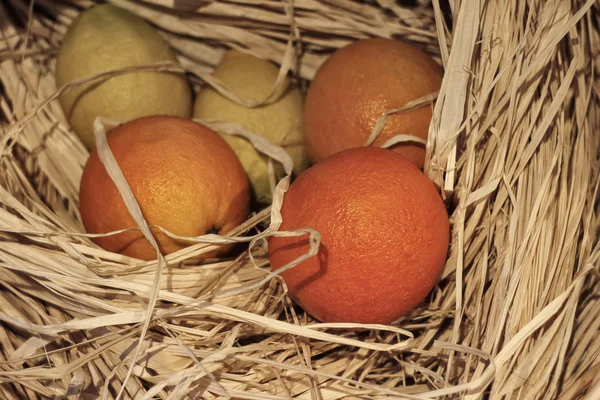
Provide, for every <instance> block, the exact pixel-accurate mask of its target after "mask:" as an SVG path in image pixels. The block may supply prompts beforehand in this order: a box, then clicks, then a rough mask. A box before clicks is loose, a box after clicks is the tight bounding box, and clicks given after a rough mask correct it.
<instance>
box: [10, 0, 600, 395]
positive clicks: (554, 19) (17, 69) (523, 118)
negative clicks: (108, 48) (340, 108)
mask: <svg viewBox="0 0 600 400" xmlns="http://www.w3.org/2000/svg"><path fill="white" fill-rule="evenodd" d="M111 3H114V4H115V5H117V6H120V7H122V8H125V9H128V10H130V11H131V12H133V13H135V14H137V15H139V16H141V17H143V18H145V19H147V20H148V21H149V22H150V23H151V24H153V25H154V26H155V27H156V28H157V29H158V30H159V31H160V32H161V34H162V35H163V36H164V37H165V38H166V39H167V40H168V41H169V43H170V44H171V45H172V47H173V48H174V49H175V50H176V51H177V54H178V57H179V61H180V64H181V65H182V66H183V68H184V69H185V71H184V72H186V74H187V76H188V78H189V80H190V82H191V83H192V84H193V85H194V89H195V90H198V88H199V86H200V85H201V84H211V85H218V84H219V82H215V81H214V79H211V77H210V73H211V72H212V70H213V68H214V66H215V65H216V64H217V63H218V62H219V60H220V57H221V56H222V55H223V53H224V52H225V51H226V50H227V49H230V48H234V49H238V50H241V51H244V52H247V53H250V54H254V55H256V56H259V57H261V58H265V59H269V60H271V61H273V62H275V63H276V64H278V65H282V73H285V72H288V73H289V74H290V76H295V77H297V78H298V79H299V80H300V82H301V84H302V87H304V88H306V87H307V85H308V84H309V82H310V79H311V78H312V77H313V76H314V74H315V72H316V70H317V69H318V67H319V66H320V65H321V63H322V62H323V61H324V60H325V59H326V58H327V57H328V56H329V54H331V53H332V52H333V51H334V50H335V49H337V48H340V47H342V46H344V45H346V44H348V43H351V42H353V41H356V40H358V39H361V38H367V37H375V36H381V37H394V38H401V39H404V40H407V41H410V42H412V43H414V44H415V45H416V46H417V47H419V48H421V49H422V50H424V51H426V52H427V53H429V54H431V55H432V56H433V57H434V58H435V59H436V60H437V61H438V62H439V63H440V64H441V65H443V67H444V71H445V75H444V81H443V84H442V88H441V90H440V92H439V93H438V94H437V99H436V102H435V109H434V118H433V120H432V123H431V126H430V136H429V142H428V144H427V163H426V167H425V172H426V174H427V175H428V176H429V177H430V178H431V179H432V180H433V181H434V182H435V183H436V184H437V185H438V187H439V188H440V192H441V193H442V194H443V196H444V198H445V199H446V201H447V203H448V204H449V206H450V208H451V211H452V215H451V223H452V243H451V251H450V254H449V258H448V261H447V264H446V269H445V271H444V274H443V277H442V280H441V281H440V283H439V285H438V286H437V287H436V288H435V289H434V290H433V291H432V293H431V295H430V296H429V297H428V299H427V301H426V302H425V303H424V304H422V305H421V306H419V307H418V308H417V309H416V310H415V311H414V312H413V313H412V314H411V315H410V316H408V317H407V318H404V319H403V320H401V321H399V322H398V323H396V324H394V325H393V326H354V325H348V324H346V325H332V324H329V325H328V324H319V323H317V322H316V321H314V320H313V319H311V318H310V317H309V316H308V315H306V314H304V313H303V311H302V310H301V309H299V308H297V307H294V305H293V304H292V303H291V301H290V300H289V298H288V297H287V296H286V294H285V291H284V287H283V285H282V283H281V280H279V279H278V278H277V277H275V276H273V275H270V274H269V272H270V270H269V266H268V259H267V257H266V242H265V240H264V237H261V236H260V234H258V236H257V233H258V232H261V231H263V229H264V228H265V227H266V226H268V225H269V223H270V221H271V218H272V216H277V206H276V205H273V208H271V209H266V210H264V211H262V212H260V213H257V214H255V215H253V216H251V218H249V219H248V221H247V222H246V223H244V224H243V225H242V226H240V227H238V229H236V230H235V231H234V232H232V233H231V236H233V237H245V238H248V237H253V238H254V240H253V241H252V245H251V246H249V248H248V250H246V251H245V252H244V253H243V254H242V255H240V256H239V257H237V258H235V259H234V260H230V259H222V260H215V261H213V262H210V263H205V264H198V263H194V262H193V261H191V260H190V259H191V258H192V257H193V256H195V255H197V254H199V253H202V252H205V251H208V250H210V249H211V248H212V246H215V245H218V243H216V244H215V243H211V242H210V241H208V240H204V239H202V238H199V239H198V243H197V244H195V245H194V246H192V247H191V248H189V249H187V250H185V251H182V252H179V253H175V254H172V255H170V256H168V257H166V264H165V265H163V263H162V262H160V261H152V262H140V261H138V260H132V259H129V258H127V257H124V256H121V255H118V254H113V253H108V252H106V251H103V250H102V249H100V248H98V247H97V246H95V245H94V244H93V243H92V242H91V240H90V238H89V237H88V236H86V235H85V231H84V229H83V227H82V224H81V221H80V217H79V214H78V207H77V206H78V195H77V193H78V187H79V179H80V177H81V173H82V169H83V166H84V163H85V161H86V159H87V157H88V152H87V150H86V149H85V147H84V146H83V145H82V143H81V142H80V141H79V139H78V138H77V136H76V135H75V134H74V133H73V132H72V131H71V130H70V127H69V124H68V123H67V122H66V119H65V117H64V115H63V113H62V110H61V108H60V105H59V104H58V102H57V100H56V99H57V97H58V95H59V94H60V93H61V92H62V91H64V90H68V89H69V87H63V88H57V87H56V84H55V80H54V67H55V60H54V58H55V56H56V54H57V51H58V49H59V47H60V43H61V39H62V37H63V36H64V34H65V33H66V30H67V28H68V27H69V25H70V23H71V22H72V21H73V19H74V18H75V17H76V16H77V15H78V14H79V13H80V12H81V11H83V10H84V9H86V8H89V7H91V6H93V5H94V4H95V2H94V1H91V0H59V1H54V0H36V1H35V2H33V1H26V0H6V1H3V2H2V4H0V30H1V32H2V38H1V40H0V85H1V86H0V89H1V90H0V127H1V129H0V171H1V173H0V345H1V347H0V398H1V399H38V398H56V399H59V398H60V399H62V398H69V399H79V398H82V399H94V398H107V399H108V398H132V399H133V398H135V399H138V398H139V399H153V398H161V399H175V398H190V399H191V398H194V399H216V398H223V399H225V398H230V399H233V398H235V399H261V400H262V399H270V400H276V399H289V398H298V399H323V400H332V399H341V398H352V399H383V398H386V399H387V398H389V399H432V398H436V399H441V398H443V399H450V398H465V399H480V398H481V399H487V398H489V399H554V398H559V399H561V400H562V399H576V398H585V399H586V400H597V399H600V335H598V332H599V331H600V291H599V285H598V276H599V273H598V268H599V256H600V248H599V246H598V231H599V228H600V218H599V216H598V213H597V195H598V189H599V185H598V184H599V182H600V181H599V178H598V177H599V176H600V175H599V172H600V161H599V158H598V152H599V150H600V140H599V138H600V136H599V133H600V83H599V82H600V80H599V79H598V74H599V73H600V69H599V65H600V28H599V27H600V3H598V2H597V1H596V0H589V1H588V0H531V1H528V2H525V1H520V0H512V1H510V0H506V1H496V0H473V1H463V2H460V1H450V2H449V4H448V3H446V2H445V1H444V2H440V1H439V0H433V1H432V2H429V1H425V0H423V1H401V0H399V1H392V0H389V1H388V0H377V1H367V2H358V1H353V0H332V1H326V2H318V1H313V0H294V1H282V2H279V1H275V0H270V1H264V2H257V1H249V0H231V1H227V2H199V1H198V2H196V1H193V0H189V1H177V0H145V1H143V0H138V1H127V0H114V1H111ZM288 66H291V67H289V68H290V71H287V68H288ZM148 68H154V69H160V68H171V67H169V66H148ZM174 70H175V71H179V70H177V69H174ZM179 72H182V71H179ZM115 73H122V71H121V72H119V71H116V72H115ZM94 79H100V78H98V77H95V78H94ZM104 79H106V77H104ZM225 90H227V89H226V88H225ZM280 194H283V191H281V192H280ZM253 235H254V236H253ZM224 240H227V241H231V240H234V239H231V238H226V239H224ZM349 328H359V329H349Z"/></svg>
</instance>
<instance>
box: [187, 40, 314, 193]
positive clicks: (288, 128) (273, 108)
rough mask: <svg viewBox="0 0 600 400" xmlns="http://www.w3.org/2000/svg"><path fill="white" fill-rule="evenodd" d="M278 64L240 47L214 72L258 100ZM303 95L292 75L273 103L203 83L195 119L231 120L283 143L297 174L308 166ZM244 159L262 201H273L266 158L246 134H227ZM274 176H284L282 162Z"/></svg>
mask: <svg viewBox="0 0 600 400" xmlns="http://www.w3.org/2000/svg"><path fill="white" fill-rule="evenodd" d="M278 74H279V68H278V67H276V66H275V65H274V64H272V63H270V62H269V61H266V60H262V59H259V58H256V57H253V56H250V55H246V54H243V53H241V52H238V51H228V52H227V53H226V54H225V56H224V57H223V59H222V60H221V62H220V63H219V65H217V67H216V69H215V72H214V74H213V75H214V76H215V77H216V78H218V79H219V80H221V81H222V82H223V83H225V84H226V85H227V87H229V88H230V89H231V90H233V91H234V92H235V93H236V94H238V95H239V96H241V97H243V98H246V99H250V100H254V101H260V100H263V99H264V98H265V97H266V96H268V95H269V93H271V91H272V90H273V85H274V84H275V81H276V79H277V75H278ZM303 102H304V101H303V98H302V94H301V92H300V90H299V89H298V87H296V86H295V85H294V84H293V83H292V82H291V81H290V80H289V79H286V81H285V84H284V85H283V86H282V88H281V90H280V91H279V92H278V94H277V97H276V98H275V100H274V101H270V102H268V104H265V105H263V106H261V107H257V108H248V107H245V106H242V105H239V104H237V103H235V102H233V101H231V100H229V99H227V98H226V97H225V96H223V95H221V94H220V93H218V92H217V91H216V90H214V89H213V88H212V87H208V86H207V87H205V88H203V89H202V90H200V92H199V93H198V96H197V97H196V102H195V104H194V118H199V119H205V120H221V121H228V122H233V123H236V124H238V125H241V126H243V127H245V128H246V129H249V130H250V131H252V132H254V133H256V134H258V135H261V136H263V137H265V138H266V139H268V140H269V141H270V142H272V143H275V144H277V145H280V146H281V147H283V149H284V150H286V151H287V152H288V154H289V155H290V157H291V158H292V160H293V161H294V172H295V174H299V173H300V172H302V171H303V170H305V169H306V168H308V166H309V162H308V158H307V156H306V151H305V146H304V124H303ZM223 137H224V138H225V140H227V142H228V143H229V145H230V146H231V147H232V148H233V150H234V151H235V152H236V154H237V156H238V158H239V159H240V160H241V162H242V165H243V166H244V169H245V170H246V173H247V174H248V177H249V178H250V183H251V185H252V188H253V190H254V195H255V198H256V200H257V201H258V203H261V204H265V203H269V202H270V201H271V186H270V183H269V173H268V157H266V156H264V155H263V154H261V153H260V152H258V151H257V150H255V149H254V147H253V146H252V145H251V144H250V143H249V142H248V141H246V139H244V138H240V137H234V136H229V135H223ZM274 166H275V167H276V168H275V171H276V178H280V177H281V176H283V169H282V168H281V165H280V164H279V163H278V162H277V161H274Z"/></svg>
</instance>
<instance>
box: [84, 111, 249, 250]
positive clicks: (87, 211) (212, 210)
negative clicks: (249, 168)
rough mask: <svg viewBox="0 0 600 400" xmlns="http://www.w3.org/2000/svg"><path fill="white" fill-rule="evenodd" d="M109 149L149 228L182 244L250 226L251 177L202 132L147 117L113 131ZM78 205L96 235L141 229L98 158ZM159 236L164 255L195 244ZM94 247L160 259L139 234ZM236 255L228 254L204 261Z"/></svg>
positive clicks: (88, 169) (174, 120) (88, 168)
mask: <svg viewBox="0 0 600 400" xmlns="http://www.w3.org/2000/svg"><path fill="white" fill-rule="evenodd" d="M108 143H109V146H110V148H111V151H112V152H113V154H114V156H115V159H116V160H117V162H118V163H119V166H120V168H121V170H122V171H123V174H124V175H125V178H126V179H127V181H128V183H129V185H130V186H131V189H132V191H133V193H134V195H135V197H136V199H137V202H138V204H139V205H140V208H141V210H142V213H143V214H144V217H145V218H146V221H147V222H148V224H150V225H156V226H161V227H163V228H165V229H167V230H168V231H170V232H173V233H175V234H177V235H181V236H200V235H204V234H205V233H207V232H210V231H211V229H213V228H216V229H217V230H218V231H219V233H221V234H223V233H226V232H228V231H230V230H231V229H232V228H234V227H236V226H237V225H239V224H240V223H242V222H243V221H244V220H245V219H246V218H247V216H248V214H249V211H250V188H249V183H248V179H247V176H246V173H245V172H244V169H243V168H242V165H241V163H240V162H239V160H238V158H237V157H236V155H235V153H234V152H233V150H232V149H231V148H230V147H229V145H228V144H227V143H226V142H225V141H224V140H223V139H222V138H221V137H220V136H219V135H218V134H217V133H215V132H213V131H212V130H210V129H208V128H206V127H204V126H203V125H200V124H198V123H196V122H193V121H191V120H188V119H184V118H180V117H168V116H152V117H144V118H139V119H136V120H133V121H130V122H128V123H126V124H124V125H121V126H119V127H117V128H115V129H113V130H112V131H111V132H109V134H108ZM79 201H80V207H79V208H80V212H81V218H82V220H83V224H84V226H85V228H86V230H87V232H89V233H106V232H110V231H114V230H119V229H125V228H132V227H136V226H137V225H136V223H135V222H134V220H133V218H132V217H131V215H130V214H129V212H128V211H127V208H126V206H125V203H124V202H123V200H122V198H121V195H120V194H119V192H118V190H117V187H116V186H115V185H114V183H113V182H112V180H111V179H110V177H109V176H108V174H107V173H106V171H105V169H104V166H103V165H102V163H101V162H100V159H99V157H98V154H97V152H96V151H95V150H94V151H93V152H92V154H91V155H90V157H89V159H88V161H87V164H86V165H85V168H84V171H83V176H82V179H81V187H80V200H79ZM153 233H154V234H155V237H156V238H157V241H158V243H159V248H160V249H161V252H162V253H163V254H169V253H172V252H174V251H176V250H179V249H182V248H184V247H187V246H189V245H190V244H192V243H190V242H184V241H178V240H174V239H171V238H169V237H168V236H166V235H164V234H163V233H160V232H159V231H158V230H156V229H153ZM93 240H94V241H95V242H96V243H97V244H98V245H99V246H100V247H102V248H104V249H105V250H108V251H111V252H117V253H121V254H125V255H128V256H131V257H135V258H138V259H141V260H153V259H156V251H155V250H154V248H153V247H152V246H151V245H150V243H149V242H148V241H147V240H146V239H145V238H144V237H143V235H142V233H141V232H140V231H131V232H127V233H124V234H118V235H114V236H108V237H102V238H97V239H93ZM230 249H231V246H223V247H220V248H219V249H217V250H215V251H213V252H210V253H207V254H206V255H205V256H204V257H203V258H208V257H213V256H220V255H224V254H226V253H227V252H228V251H229V250H230Z"/></svg>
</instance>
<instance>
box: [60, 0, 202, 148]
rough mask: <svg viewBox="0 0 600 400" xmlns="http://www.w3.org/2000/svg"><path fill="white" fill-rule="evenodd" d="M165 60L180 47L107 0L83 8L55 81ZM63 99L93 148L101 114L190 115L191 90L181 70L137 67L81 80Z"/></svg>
mask: <svg viewBox="0 0 600 400" xmlns="http://www.w3.org/2000/svg"><path fill="white" fill-rule="evenodd" d="M165 61H170V62H176V57H175V53H174V52H173V50H172V49H171V48H170V47H169V45H168V43H167V42H166V41H165V40H164V39H163V38H162V37H161V36H160V34H159V33H158V32H157V31H156V30H155V29H154V28H153V27H151V26H150V25H149V24H148V23H147V22H146V21H144V20H143V19H141V18H139V17H137V16H136V15H133V14H132V13H130V12H129V11H126V10H123V9H121V8H118V7H115V6H113V5H110V4H104V5H100V6H96V7H93V8H91V9H89V10H87V11H84V12H83V13H82V14H81V15H79V16H78V17H77V19H75V21H73V23H72V25H71V26H70V27H69V30H68V32H67V34H66V36H65V38H64V40H63V42H62V45H61V48H60V52H59V54H58V57H57V62H56V83H57V86H58V87H61V86H62V85H64V84H67V83H69V82H72V81H74V80H77V79H81V78H86V77H91V76H94V75H96V74H98V73H102V72H107V71H112V70H118V69H121V68H125V67H132V66H137V65H150V64H154V63H157V62H165ZM59 100H60V104H61V106H62V108H63V110H64V112H65V115H66V116H67V118H68V120H69V122H70V124H71V126H72V128H73V130H74V131H75V132H76V133H77V134H78V136H79V137H80V138H81V140H82V141H83V142H84V143H85V144H86V146H87V147H88V148H89V149H93V148H94V146H95V141H94V133H93V132H94V131H93V122H94V120H95V119H96V117H99V116H100V117H106V118H111V119H117V120H122V121H128V120H131V119H135V118H139V117H143V116H148V115H157V114H162V115H173V116H180V117H189V116H190V115H191V108H192V91H191V88H190V86H189V84H188V82H187V79H186V77H185V76H184V75H182V74H176V73H169V72H155V71H145V72H139V71H137V72H128V73H125V74H123V75H118V76H115V77H112V78H110V79H108V80H105V81H97V82H94V83H89V84H85V85H81V86H77V87H76V88H74V89H73V90H70V91H68V92H66V93H65V94H64V95H62V96H61V97H60V99H59Z"/></svg>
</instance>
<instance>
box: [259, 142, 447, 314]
mask: <svg viewBox="0 0 600 400" xmlns="http://www.w3.org/2000/svg"><path fill="white" fill-rule="evenodd" d="M281 213H282V217H283V223H282V225H281V227H280V230H294V229H300V228H306V227H308V228H313V229H315V230H317V231H319V232H320V233H321V235H322V240H321V247H320V249H319V253H318V254H317V255H316V256H315V257H311V258H310V259H308V260H306V261H304V262H303V263H301V264H298V265H297V266H295V267H294V268H292V269H290V270H287V271H285V272H283V273H282V277H283V279H284V280H285V282H286V284H287V286H288V289H289V293H290V295H291V297H292V298H293V299H295V300H296V301H297V302H298V303H299V304H300V305H301V306H302V307H303V308H304V309H305V311H306V312H308V313H309V314H311V315H312V316H314V317H315V318H317V319H319V320H321V321H324V322H357V323H391V322H393V321H395V320H396V319H398V318H399V317H401V316H403V315H405V314H406V313H408V312H409V311H410V310H411V309H413V308H414V307H415V306H417V305H418V304H419V303H420V302H422V301H423V300H424V299H425V297H426V296H427V294H428V293H429V292H430V291H431V289H432V288H433V286H434V285H435V284H436V282H437V280H438V278H439V276H440V274H441V272H442V270H443V267H444V264H445V260H446V254H447V249H448V243H449V230H450V228H449V222H448V215H447V212H446V208H445V206H444V203H443V202H442V200H441V198H440V196H439V194H438V192H437V190H436V188H435V186H434V185H433V183H432V182H431V181H430V180H429V179H428V178H427V177H426V176H425V175H423V173H422V172H421V171H420V170H419V169H417V168H416V167H415V165H414V164H412V163H411V162H410V161H408V160H407V159H406V158H404V157H403V156H401V155H399V154H397V153H395V152H393V151H391V150H387V149H381V148H375V147H362V148H356V149H349V150H345V151H342V152H340V153H338V154H335V155H333V156H331V157H329V158H327V159H325V160H323V161H322V162H320V163H318V164H316V165H314V166H313V167H311V168H309V169H308V170H306V171H305V172H304V173H302V174H301V175H300V176H299V177H298V178H297V179H296V180H295V182H294V183H293V184H292V185H291V186H290V188H289V190H288V192H287V193H286V195H285V197H284V201H283V206H282V210H281ZM307 238H308V236H307V235H304V236H301V237H271V238H270V240H269V259H270V261H271V268H272V269H273V270H277V269H278V268H281V267H282V266H283V265H285V264H287V263H289V262H291V261H293V260H294V259H295V258H297V257H299V256H301V255H303V254H305V253H306V252H307V251H308V240H307Z"/></svg>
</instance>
